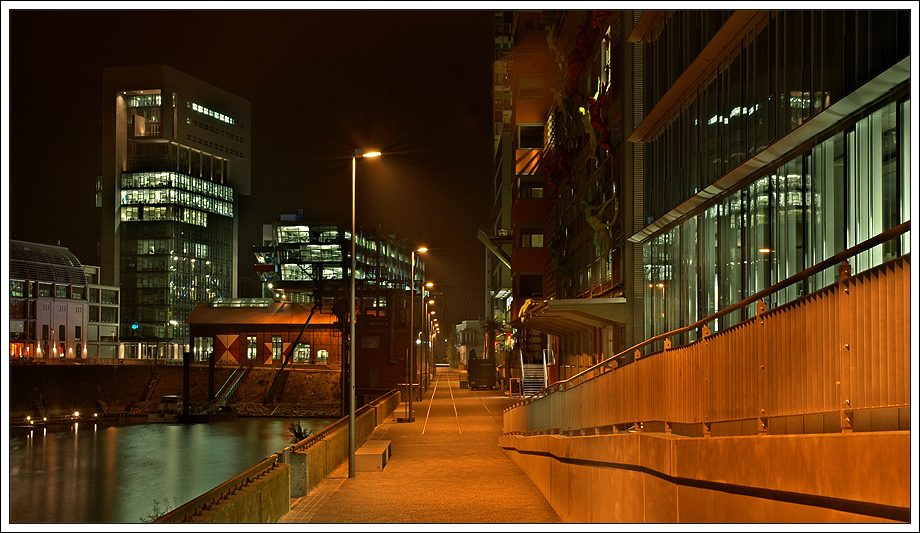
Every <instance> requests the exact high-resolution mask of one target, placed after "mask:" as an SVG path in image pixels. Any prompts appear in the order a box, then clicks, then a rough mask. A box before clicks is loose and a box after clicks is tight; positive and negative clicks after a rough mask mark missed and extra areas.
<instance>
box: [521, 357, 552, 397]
mask: <svg viewBox="0 0 920 533" xmlns="http://www.w3.org/2000/svg"><path fill="white" fill-rule="evenodd" d="M521 375H522V376H523V377H522V378H521V389H522V390H523V392H524V396H533V395H534V394H536V393H538V392H540V391H541V390H543V388H544V387H546V367H545V366H544V365H543V364H542V363H537V364H529V363H525V364H522V365H521Z"/></svg>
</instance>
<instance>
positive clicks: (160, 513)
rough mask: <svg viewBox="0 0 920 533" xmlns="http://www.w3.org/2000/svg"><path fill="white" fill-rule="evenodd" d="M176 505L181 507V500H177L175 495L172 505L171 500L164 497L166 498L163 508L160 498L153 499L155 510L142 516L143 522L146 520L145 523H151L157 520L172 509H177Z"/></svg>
mask: <svg viewBox="0 0 920 533" xmlns="http://www.w3.org/2000/svg"><path fill="white" fill-rule="evenodd" d="M176 507H179V502H178V500H176V497H175V496H173V501H172V506H170V505H169V500H168V499H164V500H163V507H162V508H160V501H159V500H153V512H151V513H150V514H148V515H147V516H142V517H141V522H144V523H148V524H149V523H151V522H153V521H154V520H156V519H157V518H159V517H161V516H163V515H165V514H166V513H168V512H170V511H172V510H173V509H175V508H176Z"/></svg>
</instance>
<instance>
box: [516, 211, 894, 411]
mask: <svg viewBox="0 0 920 533" xmlns="http://www.w3.org/2000/svg"><path fill="white" fill-rule="evenodd" d="M907 231H910V221H909V220H908V221H906V222H902V223H900V224H898V225H897V226H894V227H892V228H889V229H888V230H886V231H883V232H882V233H879V234H878V235H876V236H874V237H870V238H868V239H866V240H865V241H863V242H861V243H859V244H856V245H854V246H853V247H851V248H847V249H846V250H843V251H842V252H840V253H837V254H835V255H834V256H832V257H830V258H828V259H825V260H824V261H821V262H820V263H818V264H816V265H813V266H811V267H809V268H806V269H805V270H803V271H801V272H799V273H798V274H796V275H794V276H792V277H789V278H786V279H784V280H783V281H780V282H778V283H776V284H775V285H771V286H770V287H767V288H766V289H763V290H761V291H760V292H758V293H756V294H754V295H751V296H748V297H747V298H744V299H743V300H741V301H739V302H737V303H735V304H732V305H730V306H728V307H726V308H725V309H721V310H719V311H716V312H715V313H713V314H711V315H709V316H707V317H706V318H703V319H701V320H697V321H696V322H694V323H693V324H690V325H689V326H684V327H682V328H679V329H675V330H671V331H669V332H667V333H662V334H659V335H656V336H654V337H651V338H649V339H646V340H644V341H642V342H639V343H638V344H635V345H633V346H631V347H630V348H627V349H625V350H623V351H622V352H620V353H618V354H616V355H612V356H610V357H608V358H607V359H604V360H603V361H601V362H599V363H596V364H594V365H593V366H590V367H588V368H586V369H585V370H582V371H581V372H579V373H577V374H575V375H574V376H571V377H569V378H568V379H564V380H561V381H557V382H556V383H553V385H552V386H550V387H546V388H544V389H543V390H542V391H540V392H539V393H537V394H535V395H533V396H530V397H528V398H527V399H524V400H520V401H518V402H516V403H514V404H512V405H509V406H508V407H507V408H505V410H508V409H512V408H514V407H516V406H518V405H523V404H525V403H530V402H531V401H534V400H536V399H538V398H539V397H541V396H545V395H546V394H547V393H548V392H547V389H549V392H552V390H553V389H554V388H555V387H556V386H557V385H558V386H559V388H560V390H561V389H563V388H566V384H568V383H570V382H572V383H574V380H576V379H581V378H582V377H583V376H584V375H586V374H588V373H592V372H595V371H596V370H597V369H598V368H601V367H604V366H607V365H609V364H611V362H613V361H614V360H615V359H619V358H622V357H624V356H625V355H626V354H628V353H630V352H633V351H635V350H638V349H639V348H642V347H643V346H646V345H648V344H651V343H653V342H657V341H660V340H663V339H667V338H668V337H673V336H675V335H680V334H682V333H686V332H688V331H691V330H693V329H696V328H699V327H701V326H704V325H706V324H708V323H709V322H712V321H713V320H715V319H717V318H719V317H721V316H723V315H727V314H729V313H733V312H735V311H737V310H739V309H742V308H744V307H745V306H747V305H750V304H752V303H754V302H756V301H758V300H761V299H763V298H764V297H765V296H768V295H770V294H773V293H775V292H778V291H780V290H782V289H785V288H786V287H788V286H790V285H792V284H794V283H798V282H799V281H802V280H804V279H806V278H808V277H811V276H813V275H815V274H817V273H819V272H821V271H822V270H825V269H827V268H831V267H833V266H835V265H838V264H840V263H841V262H842V261H844V260H845V259H849V258H850V257H852V256H854V255H856V254H859V253H862V252H864V251H866V250H868V249H870V248H873V247H875V246H878V245H880V244H882V243H885V242H888V241H889V240H891V239H894V238H895V237H898V236H900V235H901V234H903V233H906V232H907ZM905 255H907V254H905Z"/></svg>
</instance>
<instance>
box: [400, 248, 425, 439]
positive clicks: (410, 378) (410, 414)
mask: <svg viewBox="0 0 920 533" xmlns="http://www.w3.org/2000/svg"><path fill="white" fill-rule="evenodd" d="M427 251H428V248H425V247H424V246H422V247H421V248H419V249H417V250H412V253H411V254H409V258H410V267H409V357H408V358H406V378H407V379H406V381H407V382H408V383H407V384H408V390H409V402H408V403H407V404H406V418H405V421H406V422H415V411H413V410H412V396H413V389H414V387H413V382H414V381H415V352H416V348H415V346H414V344H415V340H416V339H415V257H416V255H417V254H423V253H425V252H427ZM422 292H424V290H423V291H422Z"/></svg>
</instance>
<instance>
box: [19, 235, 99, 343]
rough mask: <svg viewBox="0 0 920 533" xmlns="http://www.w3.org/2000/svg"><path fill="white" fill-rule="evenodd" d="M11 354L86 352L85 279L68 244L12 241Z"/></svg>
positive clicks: (86, 314)
mask: <svg viewBox="0 0 920 533" xmlns="http://www.w3.org/2000/svg"><path fill="white" fill-rule="evenodd" d="M9 266H10V303H9V305H10V319H9V320H10V358H11V359H14V360H15V359H25V358H27V359H83V358H86V357H87V356H88V349H87V341H88V337H87V327H88V323H89V322H88V319H87V317H88V312H87V311H88V307H89V305H88V301H87V281H86V274H85V272H84V269H83V265H82V264H81V263H80V261H79V260H78V259H77V258H76V256H74V255H73V253H71V252H70V250H68V249H67V248H64V247H62V246H52V245H47V244H37V243H32V242H25V241H16V240H10V258H9Z"/></svg>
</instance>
